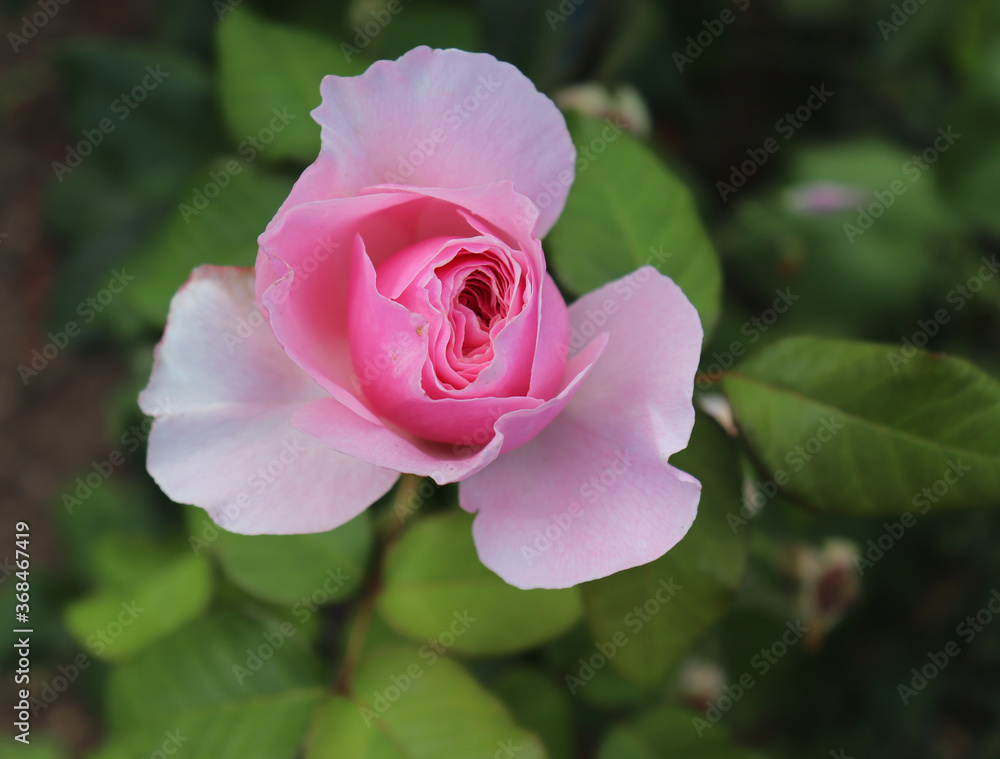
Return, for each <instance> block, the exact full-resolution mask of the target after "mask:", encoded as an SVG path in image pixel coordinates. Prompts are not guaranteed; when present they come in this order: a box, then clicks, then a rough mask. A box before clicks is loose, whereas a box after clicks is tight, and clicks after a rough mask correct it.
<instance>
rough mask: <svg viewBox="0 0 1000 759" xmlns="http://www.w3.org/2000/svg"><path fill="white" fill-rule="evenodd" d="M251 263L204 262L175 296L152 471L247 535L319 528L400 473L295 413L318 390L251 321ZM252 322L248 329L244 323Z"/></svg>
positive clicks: (159, 364) (152, 404)
mask: <svg viewBox="0 0 1000 759" xmlns="http://www.w3.org/2000/svg"><path fill="white" fill-rule="evenodd" d="M253 280H254V275H253V270H252V269H235V268H222V267H212V266H203V267H200V268H198V269H196V270H195V271H194V273H193V274H192V275H191V279H190V280H189V281H188V282H187V284H185V285H184V286H183V287H182V288H181V289H180V290H179V291H178V293H177V294H176V295H175V296H174V299H173V301H172V302H171V305H170V318H169V320H168V324H167V330H166V332H165V334H164V337H163V340H162V342H161V343H160V345H159V346H158V348H157V353H156V363H155V365H154V367H153V374H152V377H151V378H150V381H149V385H148V386H147V387H146V389H145V390H143V391H142V393H141V394H140V396H139V404H140V406H141V407H142V409H143V411H144V412H146V413H147V414H151V415H153V416H155V417H156V420H155V422H154V424H153V429H152V432H151V434H150V438H149V453H148V458H147V467H148V469H149V472H150V474H151V475H152V476H153V478H154V479H155V480H156V481H157V483H158V484H159V485H160V487H161V488H162V489H163V491H164V492H165V493H166V494H167V495H168V496H170V497H171V498H172V499H173V500H175V501H178V502H181V503H191V504H194V505H196V506H200V507H202V508H204V509H206V510H207V511H208V512H209V514H210V515H211V516H212V518H213V519H214V520H215V521H216V522H218V523H219V524H220V525H221V526H223V527H225V528H226V529H227V530H230V531H233V532H240V533H244V534H258V533H270V534H285V533H300V532H321V531H325V530H330V529H333V528H334V527H337V526H339V525H341V524H343V523H344V522H347V521H348V520H350V519H352V518H353V517H355V516H357V515H358V514H359V513H361V512H362V511H364V510H365V509H366V508H367V507H368V506H369V505H371V504H372V503H373V502H374V501H376V500H377V499H378V498H379V497H380V496H382V495H383V494H384V493H386V492H387V491H388V490H389V488H391V487H392V484H393V482H395V480H396V478H397V477H398V476H399V475H398V472H393V471H389V470H387V469H383V468H380V467H377V466H373V465H371V464H367V463H365V462H363V461H358V460H356V459H352V458H350V457H348V456H345V455H343V454H340V453H336V452H334V451H332V450H330V449H329V448H326V447H324V446H322V445H320V444H319V443H317V442H316V441H315V440H313V439H311V438H309V437H307V436H306V435H303V434H302V433H301V432H299V431H298V430H296V429H294V428H293V427H292V426H291V425H290V423H289V419H290V418H291V415H292V414H293V412H294V411H295V410H296V409H298V408H299V407H301V406H302V405H304V404H306V403H309V402H310V401H312V400H315V399H316V398H320V397H323V396H324V395H325V394H324V393H323V391H322V390H321V389H320V388H319V387H318V386H317V385H316V384H315V383H314V382H313V381H312V380H311V379H310V378H309V377H308V375H306V374H305V372H303V371H302V370H301V369H299V367H298V366H296V365H295V364H294V363H293V362H292V361H291V360H290V359H289V358H288V357H287V356H286V355H285V353H284V351H282V349H281V347H280V346H279V345H278V343H277V342H276V341H275V340H274V338H273V337H272V335H271V331H270V329H269V328H268V326H267V325H266V324H263V323H262V322H261V320H259V319H257V318H255V315H256V314H257V304H256V302H255V298H254V281H253ZM241 323H242V324H243V325H254V324H256V325H257V326H256V327H254V328H253V330H252V331H250V332H249V333H248V332H246V331H245V330H243V329H241V328H240V325H241Z"/></svg>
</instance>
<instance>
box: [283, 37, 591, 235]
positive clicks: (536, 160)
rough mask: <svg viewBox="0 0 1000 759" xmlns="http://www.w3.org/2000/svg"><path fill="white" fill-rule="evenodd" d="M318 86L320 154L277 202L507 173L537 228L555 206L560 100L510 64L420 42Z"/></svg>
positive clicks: (495, 178) (569, 168) (466, 183)
mask: <svg viewBox="0 0 1000 759" xmlns="http://www.w3.org/2000/svg"><path fill="white" fill-rule="evenodd" d="M320 89H321V91H322V94H323V103H322V105H320V106H319V107H318V108H317V109H316V110H315V111H313V118H315V119H316V121H317V122H319V124H320V125H321V126H322V143H323V144H322V148H321V151H320V156H319V158H318V159H317V161H316V162H315V163H314V164H312V165H311V166H310V167H309V168H308V169H307V170H306V171H305V173H304V174H303V175H302V177H301V178H300V179H299V181H298V182H297V183H296V185H295V188H294V189H293V190H292V194H291V196H290V197H289V198H288V200H287V201H286V202H285V205H284V206H282V211H283V210H285V209H287V208H290V207H292V206H294V205H297V204H299V203H303V202H307V201H311V200H320V199H324V198H333V197H344V196H348V195H356V194H358V193H359V192H360V191H361V190H362V189H364V188H365V187H369V186H371V185H379V184H406V185H413V186H418V187H442V188H463V187H474V186H477V185H483V184H491V183H494V182H500V181H503V180H510V181H512V182H513V183H514V187H515V188H516V189H517V191H518V192H519V193H521V194H522V195H525V196H527V197H528V198H529V199H530V200H531V201H532V202H533V203H534V204H535V206H537V209H538V212H539V217H538V229H537V234H538V236H539V237H543V236H544V235H545V234H546V233H547V232H548V230H549V229H550V228H551V227H552V225H553V224H554V223H555V221H556V219H557V218H558V217H559V214H560V213H561V212H562V209H563V206H564V205H565V202H566V196H567V195H568V193H569V188H570V186H571V185H572V183H573V174H574V165H575V162H576V150H575V149H574V147H573V143H572V140H571V139H570V136H569V131H568V130H567V129H566V122H565V120H564V119H563V117H562V114H561V113H560V112H559V109H558V108H556V106H555V104H554V103H553V102H552V101H551V100H549V98H547V97H546V96H544V95H542V94H541V93H539V92H538V91H537V90H536V89H535V86H534V85H533V84H532V83H531V81H530V80H529V79H528V78H527V77H525V76H524V75H523V74H522V73H521V72H520V71H518V70H517V69H516V68H514V67H513V66H511V65H510V64H508V63H503V62H501V61H498V60H496V59H495V58H494V57H493V56H491V55H487V54H485V53H467V52H464V51H461V50H432V49H430V48H428V47H418V48H415V49H413V50H411V51H409V52H408V53H406V54H405V55H404V56H402V57H401V58H400V59H399V60H396V61H378V62H376V63H373V64H372V65H371V66H370V67H369V69H368V71H366V72H365V73H364V74H362V75H361V76H356V77H348V78H344V77H337V76H328V77H326V78H325V79H324V80H323V83H322V86H321V88H320ZM282 211H279V215H280V213H282Z"/></svg>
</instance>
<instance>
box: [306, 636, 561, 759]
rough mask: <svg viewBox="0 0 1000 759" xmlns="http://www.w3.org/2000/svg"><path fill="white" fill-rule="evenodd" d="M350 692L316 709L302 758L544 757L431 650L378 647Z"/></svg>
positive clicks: (489, 699)
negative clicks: (507, 751)
mask: <svg viewBox="0 0 1000 759" xmlns="http://www.w3.org/2000/svg"><path fill="white" fill-rule="evenodd" d="M351 692H352V696H351V699H350V700H348V699H346V698H341V697H335V698H332V699H330V700H329V701H327V702H326V703H325V704H324V706H323V708H322V709H321V710H320V711H319V713H318V714H317V715H316V719H315V720H314V723H313V728H312V731H311V733H310V737H309V741H308V751H307V753H306V756H307V759H464V758H465V757H480V756H482V757H490V756H494V755H497V752H500V755H501V756H503V749H504V748H505V747H507V748H513V747H517V750H516V751H515V753H516V755H517V757H518V759H542V758H543V757H545V755H546V754H545V750H544V749H543V748H542V744H541V741H539V739H538V738H537V737H536V736H535V735H533V734H531V733H529V732H527V731H525V730H523V729H522V728H520V727H519V726H518V725H517V724H515V723H514V721H513V720H512V719H511V717H510V715H509V714H508V713H507V710H506V709H505V708H504V707H503V705H502V704H501V703H500V702H499V701H498V700H497V699H496V698H495V697H494V696H492V695H491V694H489V693H487V692H486V691H485V690H483V689H482V687H481V686H480V685H479V684H478V683H477V682H476V681H475V680H474V679H473V678H472V677H471V676H470V675H468V674H467V673H466V672H465V671H464V670H463V669H462V668H461V667H460V666H459V665H458V664H456V663H455V662H453V661H451V660H450V659H448V658H446V657H439V656H438V655H437V654H435V653H434V652H433V651H429V652H424V651H423V649H422V650H421V651H420V652H418V651H417V650H415V649H412V648H392V649H383V650H381V651H379V652H378V653H377V654H375V655H374V656H373V657H371V658H369V659H367V660H363V661H362V662H361V666H360V667H359V669H358V671H357V673H356V675H355V678H354V682H353V685H352V688H351Z"/></svg>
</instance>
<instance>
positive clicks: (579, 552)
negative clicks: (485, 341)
mask: <svg viewBox="0 0 1000 759" xmlns="http://www.w3.org/2000/svg"><path fill="white" fill-rule="evenodd" d="M598 322H600V325H601V329H603V330H605V331H607V333H608V335H609V343H608V347H607V349H606V350H605V352H604V354H603V355H602V356H601V358H600V360H599V361H598V362H597V364H596V366H595V367H594V369H593V371H592V372H591V374H590V376H589V377H588V378H587V380H586V381H585V382H584V383H583V385H582V387H581V388H580V390H579V392H577V393H576V395H574V396H573V398H572V400H571V401H570V402H569V404H567V406H566V408H565V409H564V410H563V412H562V414H560V416H559V417H558V418H557V419H556V420H555V421H554V422H553V423H552V424H550V425H549V426H548V427H546V428H545V430H543V431H542V433H541V434H540V435H538V436H537V437H535V438H533V439H532V440H531V441H529V442H528V443H526V444H525V445H523V446H522V447H520V448H518V449H517V450H514V451H512V452H509V453H505V454H504V455H503V456H501V457H500V458H498V459H497V460H496V461H494V462H493V463H492V464H491V465H490V466H489V467H488V468H486V469H484V470H483V471H481V472H479V473H478V474H476V475H475V476H473V477H470V478H469V479H467V480H465V481H463V482H462V484H461V486H460V489H459V501H460V503H461V504H462V506H463V508H465V509H467V510H469V511H473V512H478V516H477V517H476V521H475V523H474V525H473V536H474V538H475V541H476V546H477V549H478V551H479V556H480V559H481V560H482V561H483V563H484V564H485V565H486V566H488V567H489V568H490V569H492V570H493V571H494V572H496V573H497V574H498V575H500V577H502V578H503V579H504V580H506V581H507V582H509V583H511V584H512V585H516V586H517V587H521V588H539V587H540V588H563V587H570V586H572V585H576V584H578V583H581V582H585V581H587V580H593V579H597V578H599V577H605V576H607V575H609V574H612V573H614V572H618V571H620V570H623V569H628V568H630V567H634V566H639V565H640V564H645V563H647V562H649V561H652V560H653V559H656V558H658V557H659V556H662V555H663V554H664V553H665V552H666V551H668V550H669V549H670V548H672V547H673V546H674V545H676V543H677V542H678V541H679V540H680V539H681V538H682V537H684V535H685V534H686V533H687V531H688V529H689V528H690V526H691V524H692V523H693V521H694V517H695V514H696V513H697V506H698V500H699V498H700V493H701V485H700V484H699V483H698V481H697V480H695V479H694V478H693V477H691V476H690V475H687V474H685V473H684V472H681V471H679V470H677V469H675V468H674V467H672V466H670V465H669V464H667V463H666V462H667V459H668V457H669V456H670V455H671V454H673V453H675V452H677V451H678V450H681V449H682V448H683V447H684V446H685V445H687V441H688V438H689V436H690V434H691V428H692V427H693V425H694V408H693V406H692V403H691V398H692V394H693V392H694V376H695V371H696V369H697V364H698V356H699V353H700V350H701V340H702V329H701V322H700V321H699V319H698V314H697V312H696V311H695V309H694V306H692V305H691V303H690V302H689V301H688V300H687V298H686V297H685V296H684V294H683V293H682V292H681V290H680V288H678V287H677V286H676V285H675V284H674V283H673V282H672V281H671V280H670V279H668V278H667V277H664V276H663V275H661V274H659V272H657V271H656V270H655V269H652V268H651V267H644V268H643V269H640V270H638V271H637V272H635V273H633V274H632V275H630V276H629V277H627V278H625V279H623V280H619V281H618V282H612V283H610V284H608V285H605V286H604V287H602V288H600V289H599V290H597V291H595V292H593V293H590V294H589V295H587V296H584V297H583V298H581V299H580V300H579V301H577V302H576V303H574V304H573V305H572V306H570V323H571V330H572V334H582V335H587V334H593V333H594V331H595V330H596V327H597V324H598Z"/></svg>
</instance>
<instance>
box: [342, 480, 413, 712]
mask: <svg viewBox="0 0 1000 759" xmlns="http://www.w3.org/2000/svg"><path fill="white" fill-rule="evenodd" d="M421 479H422V478H421V477H419V476H417V475H415V474H404V475H402V476H401V477H400V478H399V483H398V484H397V485H396V493H395V496H394V497H393V500H392V508H391V509H390V510H389V511H388V512H387V513H385V514H383V517H384V519H383V520H382V522H381V524H380V525H379V528H378V529H377V530H376V534H377V536H378V548H379V557H378V562H377V564H376V567H375V571H374V572H373V573H372V575H371V577H369V578H368V582H367V584H366V585H365V592H364V595H363V596H362V597H361V602H360V603H359V604H358V610H357V614H356V615H355V618H354V625H353V626H352V628H351V631H350V633H349V634H348V636H347V647H346V650H345V651H344V663H343V666H341V668H340V672H339V674H338V675H337V681H336V686H335V687H336V690H337V692H338V693H341V694H343V695H345V696H347V695H349V694H350V690H351V680H352V679H353V677H354V672H355V670H356V669H357V667H358V662H359V661H360V660H361V652H362V651H363V650H364V647H365V639H366V638H367V637H368V630H369V628H370V627H371V623H372V618H373V617H374V615H375V600H376V599H377V598H378V592H379V590H380V589H381V587H382V574H383V570H384V568H385V558H386V555H387V553H388V549H389V547H390V546H391V545H392V544H393V543H394V542H395V541H396V539H397V538H398V537H399V533H400V532H401V531H402V528H403V520H402V519H400V518H397V516H396V515H397V513H402V509H403V508H405V506H406V503H407V501H408V500H409V499H410V497H411V496H412V495H413V493H415V492H416V490H417V488H419V487H420V482H421Z"/></svg>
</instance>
